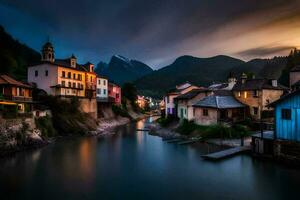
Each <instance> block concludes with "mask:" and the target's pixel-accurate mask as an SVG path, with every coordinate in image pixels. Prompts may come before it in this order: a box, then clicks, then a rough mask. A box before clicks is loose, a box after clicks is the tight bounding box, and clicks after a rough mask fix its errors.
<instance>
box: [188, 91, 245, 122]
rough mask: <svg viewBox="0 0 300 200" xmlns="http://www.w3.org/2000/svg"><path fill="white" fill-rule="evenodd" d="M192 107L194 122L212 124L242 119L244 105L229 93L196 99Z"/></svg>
mask: <svg viewBox="0 0 300 200" xmlns="http://www.w3.org/2000/svg"><path fill="white" fill-rule="evenodd" d="M193 107H194V113H195V117H194V121H195V123H196V124H198V125H213V124H218V123H222V122H226V123H227V122H236V121H239V120H243V119H244V117H245V107H246V106H245V105H243V104H242V103H240V102H239V101H237V100H236V99H235V98H234V97H233V96H231V95H227V96H218V95H211V96H207V97H205V98H204V99H202V100H200V101H198V102H197V103H196V104H194V105H193Z"/></svg>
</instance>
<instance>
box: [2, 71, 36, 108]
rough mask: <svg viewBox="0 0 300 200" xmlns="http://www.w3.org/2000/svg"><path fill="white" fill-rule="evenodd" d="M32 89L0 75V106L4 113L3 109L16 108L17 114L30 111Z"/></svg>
mask: <svg viewBox="0 0 300 200" xmlns="http://www.w3.org/2000/svg"><path fill="white" fill-rule="evenodd" d="M32 103H33V102H32V87H31V86H30V85H27V84H24V83H22V82H20V81H17V80H15V79H13V78H11V77H9V76H7V75H0V105H1V110H2V111H4V112H5V109H6V108H5V107H7V106H16V107H17V109H18V112H20V113H24V112H29V111H31V108H32Z"/></svg>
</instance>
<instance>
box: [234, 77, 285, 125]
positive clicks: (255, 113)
mask: <svg viewBox="0 0 300 200" xmlns="http://www.w3.org/2000/svg"><path fill="white" fill-rule="evenodd" d="M287 90H288V88H286V87H284V86H282V85H280V84H278V83H277V80H274V79H248V78H247V76H246V75H245V74H243V75H242V77H241V78H240V80H238V82H237V83H236V84H235V86H234V87H233V94H234V97H235V98H236V99H237V100H238V101H239V102H241V103H243V104H245V105H247V106H248V109H247V110H246V115H248V116H250V117H251V118H253V119H255V120H259V119H261V117H262V114H263V115H264V116H265V118H272V117H273V116H272V113H273V112H272V109H271V108H269V107H267V105H268V104H270V103H272V102H273V101H276V100H278V99H279V98H280V97H281V96H282V95H283V94H284V93H285V92H286V91H287Z"/></svg>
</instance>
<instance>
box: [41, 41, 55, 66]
mask: <svg viewBox="0 0 300 200" xmlns="http://www.w3.org/2000/svg"><path fill="white" fill-rule="evenodd" d="M42 61H48V62H54V48H53V46H52V44H51V43H50V42H49V41H48V42H46V44H44V46H43V49H42Z"/></svg>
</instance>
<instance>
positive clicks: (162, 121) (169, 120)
mask: <svg viewBox="0 0 300 200" xmlns="http://www.w3.org/2000/svg"><path fill="white" fill-rule="evenodd" d="M177 120H178V119H177V118H176V117H174V116H168V117H161V118H158V119H157V120H156V122H157V123H159V124H160V125H161V126H162V127H167V126H169V125H170V124H171V123H172V122H175V121H177Z"/></svg>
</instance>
